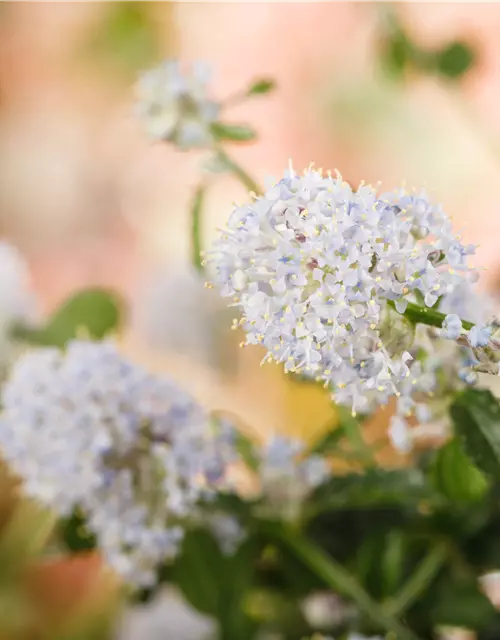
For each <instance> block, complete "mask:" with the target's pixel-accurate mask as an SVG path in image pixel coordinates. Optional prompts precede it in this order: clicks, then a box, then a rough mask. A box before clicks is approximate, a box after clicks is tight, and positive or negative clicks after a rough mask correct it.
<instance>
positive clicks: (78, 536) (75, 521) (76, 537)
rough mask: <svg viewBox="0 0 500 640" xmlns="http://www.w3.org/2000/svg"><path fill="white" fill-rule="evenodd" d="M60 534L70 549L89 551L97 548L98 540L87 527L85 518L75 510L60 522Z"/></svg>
mask: <svg viewBox="0 0 500 640" xmlns="http://www.w3.org/2000/svg"><path fill="white" fill-rule="evenodd" d="M59 530H60V532H61V534H60V536H61V539H62V540H63V542H64V544H65V545H66V547H67V548H68V549H69V550H70V551H77V552H78V551H89V550H91V549H95V548H96V546H97V540H96V538H95V536H94V535H93V534H91V533H90V532H89V531H88V529H87V528H86V523H85V518H84V517H83V516H82V515H81V514H80V513H78V512H74V513H73V514H72V515H71V516H70V517H69V518H66V519H65V520H62V521H61V522H60V523H59Z"/></svg>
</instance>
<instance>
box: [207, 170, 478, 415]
mask: <svg viewBox="0 0 500 640" xmlns="http://www.w3.org/2000/svg"><path fill="white" fill-rule="evenodd" d="M472 253H474V247H473V246H472V245H463V244H462V243H461V242H460V240H459V239H458V238H457V237H456V236H455V234H454V233H453V231H452V226H451V222H450V220H449V218H448V217H447V215H446V214H445V213H444V212H443V211H442V209H441V208H440V207H439V206H436V205H433V204H431V203H430V202H429V201H428V199H427V198H426V196H425V194H424V193H411V194H409V193H406V192H404V191H401V190H398V191H393V192H390V193H384V194H378V193H377V192H376V190H375V189H374V188H372V187H371V186H368V185H361V186H360V187H359V188H357V189H353V188H352V187H351V186H350V185H349V184H347V183H346V182H344V181H343V180H342V178H341V177H340V176H337V177H334V176H331V175H330V174H329V173H328V174H326V175H324V174H323V173H322V172H321V171H316V170H314V169H312V168H310V169H308V170H307V171H305V172H304V174H303V175H296V174H295V173H294V171H293V170H289V171H287V172H286V173H285V177H284V178H283V179H282V180H280V181H279V182H278V183H277V184H275V185H274V186H272V187H271V188H270V189H269V190H268V191H267V192H266V193H265V194H264V196H262V197H259V198H256V199H255V200H254V201H253V202H251V203H249V204H247V205H244V206H241V207H237V208H236V209H235V210H234V211H233V213H232V214H231V216H230V218H229V222H228V227H227V229H226V230H224V232H223V233H222V235H221V237H220V239H219V240H218V241H217V242H216V243H215V246H214V247H213V251H212V252H211V253H209V254H208V256H207V258H208V262H209V263H210V264H212V265H213V266H214V267H215V283H216V284H217V286H218V287H219V288H220V290H221V292H222V295H223V296H226V297H228V298H230V299H231V302H232V304H233V305H234V306H236V307H238V308H239V309H240V310H241V312H242V319H241V325H242V326H243V327H244V329H245V331H246V334H247V339H246V343H247V344H262V345H264V346H265V347H266V349H267V355H266V357H265V360H268V361H271V360H274V361H276V362H281V363H284V365H285V369H286V370H287V371H292V372H298V373H303V374H306V375H311V376H315V377H316V378H317V379H318V380H320V381H323V382H324V383H325V384H326V385H329V386H331V388H332V390H333V391H334V397H335V400H336V402H338V403H340V404H346V405H349V406H351V407H352V409H353V410H354V411H363V412H364V411H368V410H370V409H371V408H372V407H374V406H376V405H377V404H380V403H385V402H387V400H388V399H389V398H390V397H391V396H393V395H399V394H401V390H402V388H403V387H404V386H405V385H406V383H407V382H408V380H410V379H411V378H412V379H415V376H412V373H411V371H412V370H413V368H414V362H413V357H412V354H411V353H410V351H409V348H410V347H411V341H410V344H408V346H407V347H406V348H405V341H406V342H407V341H408V336H409V335H410V334H409V332H408V328H407V327H406V326H402V328H401V329H398V327H397V324H396V316H397V315H398V314H397V312H396V311H395V310H394V308H393V307H392V306H391V305H394V306H395V307H396V309H397V311H398V312H399V313H404V311H405V309H406V306H407V304H408V302H410V301H411V300H412V299H414V296H415V295H416V294H417V292H418V293H419V295H420V296H421V297H422V298H423V300H425V304H426V305H427V306H429V307H430V306H432V305H434V304H435V303H436V302H437V301H438V299H439V298H440V297H441V296H443V295H449V294H451V293H452V292H453V290H454V289H455V287H457V286H458V285H460V284H461V283H462V282H464V281H465V280H467V279H469V278H470V279H472V277H473V276H474V275H475V274H474V273H473V272H472V270H471V269H470V268H469V266H468V262H467V261H468V256H469V255H470V254H472ZM399 333H401V336H399V337H400V338H401V340H399V339H398V335H399ZM396 334H398V335H396ZM401 345H403V347H402V348H401Z"/></svg>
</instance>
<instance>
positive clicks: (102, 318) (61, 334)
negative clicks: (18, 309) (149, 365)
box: [15, 288, 123, 347]
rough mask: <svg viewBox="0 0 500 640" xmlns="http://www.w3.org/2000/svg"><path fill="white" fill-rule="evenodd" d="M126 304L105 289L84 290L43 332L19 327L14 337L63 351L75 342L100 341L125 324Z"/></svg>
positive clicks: (60, 311) (68, 301)
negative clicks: (76, 340) (80, 340)
mask: <svg viewBox="0 0 500 640" xmlns="http://www.w3.org/2000/svg"><path fill="white" fill-rule="evenodd" d="M122 316H123V304H122V302H121V301H120V300H119V299H118V297H117V296H116V295H115V294H114V293H111V292H109V291H106V290H104V289H99V288H95V289H85V290H83V291H79V292H77V293H75V294H74V295H72V296H71V297H70V298H69V299H67V300H66V301H65V302H63V304H62V305H61V306H60V307H59V308H58V309H57V310H56V311H55V312H54V314H53V315H52V317H51V318H50V319H49V321H48V322H47V324H46V326H45V327H43V328H41V329H38V328H37V329H31V328H27V327H17V328H16V330H15V336H16V338H17V339H19V340H22V341H24V342H27V343H28V344H33V345H39V346H55V347H64V346H65V345H66V343H67V342H68V341H70V340H73V339H75V338H79V337H83V338H89V339H92V340H101V339H102V338H104V337H105V336H107V335H108V334H110V333H113V332H115V331H117V330H118V328H119V327H120V325H121V324H122V320H123V318H122Z"/></svg>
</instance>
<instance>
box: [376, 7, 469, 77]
mask: <svg viewBox="0 0 500 640" xmlns="http://www.w3.org/2000/svg"><path fill="white" fill-rule="evenodd" d="M381 31H382V32H381V36H380V41H379V48H380V62H381V64H382V67H383V68H384V69H385V71H386V72H387V74H388V75H389V76H390V77H393V78H394V79H397V80H402V79H404V78H405V77H406V76H407V75H408V73H409V72H414V73H420V74H435V75H437V76H439V77H441V78H444V79H446V80H449V81H453V82H457V81H460V80H461V79H462V78H463V77H464V76H465V75H466V73H467V72H468V71H470V70H471V69H472V68H473V67H474V65H475V64H476V63H477V52H476V51H475V50H474V49H473V47H472V46H471V45H470V44H468V43H467V42H465V41H462V40H456V41H453V42H450V43H446V44H444V45H443V46H440V47H437V48H431V47H425V46H423V45H421V44H419V43H418V42H417V41H416V40H415V39H413V38H412V36H411V35H410V34H409V32H408V31H407V29H406V28H405V27H404V25H403V23H402V21H401V20H400V19H399V17H398V12H397V10H396V9H394V8H389V9H387V8H384V13H383V27H382V30H381Z"/></svg>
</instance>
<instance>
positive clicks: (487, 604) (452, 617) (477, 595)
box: [429, 576, 496, 630]
mask: <svg viewBox="0 0 500 640" xmlns="http://www.w3.org/2000/svg"><path fill="white" fill-rule="evenodd" d="M433 600H434V602H433V604H432V605H431V608H430V612H429V615H430V618H431V620H432V621H433V622H434V624H435V625H440V626H441V625H446V626H453V627H465V628H466V629H473V630H479V629H482V628H484V627H486V626H487V625H488V624H489V623H490V621H492V620H493V619H494V618H495V616H496V610H495V607H494V606H493V604H492V603H491V601H490V600H489V598H488V597H487V596H486V595H485V594H484V593H483V592H482V591H481V589H480V586H479V583H478V581H477V579H476V578H475V576H471V578H468V579H465V580H464V579H462V580H460V579H458V578H457V577H456V576H450V578H449V579H447V580H446V581H443V583H442V584H441V586H440V589H439V590H438V592H437V593H435V594H434V597H433Z"/></svg>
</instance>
